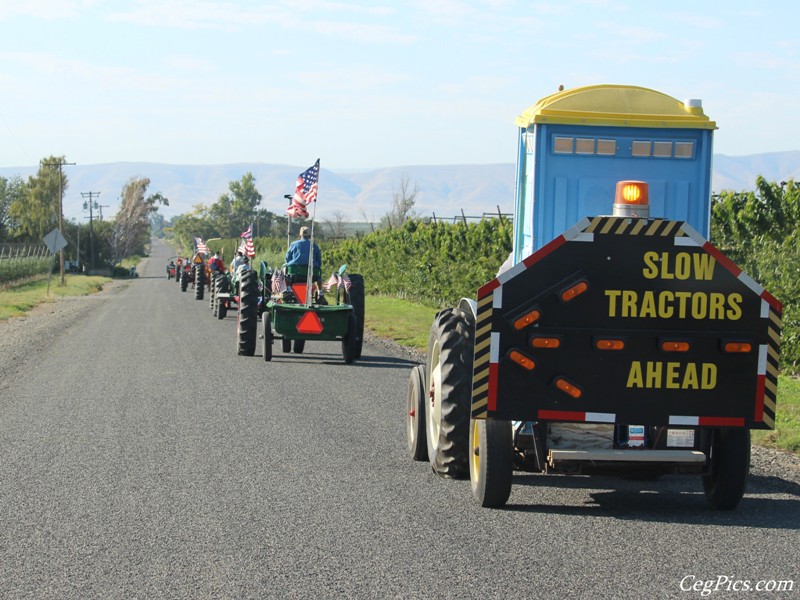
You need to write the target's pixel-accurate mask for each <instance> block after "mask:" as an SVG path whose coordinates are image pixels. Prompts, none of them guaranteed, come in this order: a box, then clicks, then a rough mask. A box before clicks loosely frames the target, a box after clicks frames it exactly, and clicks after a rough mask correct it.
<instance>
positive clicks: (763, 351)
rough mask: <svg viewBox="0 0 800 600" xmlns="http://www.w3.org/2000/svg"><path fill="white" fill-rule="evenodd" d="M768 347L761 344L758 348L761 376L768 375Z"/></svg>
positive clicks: (759, 372)
mask: <svg viewBox="0 0 800 600" xmlns="http://www.w3.org/2000/svg"><path fill="white" fill-rule="evenodd" d="M767 350H768V348H767V345H766V344H761V345H760V346H759V347H758V374H759V375H766V374H767Z"/></svg>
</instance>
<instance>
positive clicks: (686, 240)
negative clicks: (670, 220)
mask: <svg viewBox="0 0 800 600" xmlns="http://www.w3.org/2000/svg"><path fill="white" fill-rule="evenodd" d="M675 245H676V246H702V245H703V244H698V243H697V240H695V239H692V238H690V237H676V238H675Z"/></svg>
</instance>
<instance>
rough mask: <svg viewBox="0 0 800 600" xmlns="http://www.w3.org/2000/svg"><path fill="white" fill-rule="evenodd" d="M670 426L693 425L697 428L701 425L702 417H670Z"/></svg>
mask: <svg viewBox="0 0 800 600" xmlns="http://www.w3.org/2000/svg"><path fill="white" fill-rule="evenodd" d="M669 424H670V425H692V426H695V427H696V426H697V425H699V424H700V417H681V416H673V415H670V417H669Z"/></svg>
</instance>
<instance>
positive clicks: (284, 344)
mask: <svg viewBox="0 0 800 600" xmlns="http://www.w3.org/2000/svg"><path fill="white" fill-rule="evenodd" d="M281 350H283V351H284V353H286V354H288V353H289V352H291V351H292V340H290V339H287V338H283V339H282V340H281Z"/></svg>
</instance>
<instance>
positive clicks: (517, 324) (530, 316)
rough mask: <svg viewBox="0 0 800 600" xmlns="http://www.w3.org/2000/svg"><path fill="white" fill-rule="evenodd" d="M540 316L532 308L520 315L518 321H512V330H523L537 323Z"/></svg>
mask: <svg viewBox="0 0 800 600" xmlns="http://www.w3.org/2000/svg"><path fill="white" fill-rule="evenodd" d="M540 316H541V313H539V311H538V310H536V309H535V308H534V309H533V310H532V311H531V312H529V313H527V314H524V315H522V316H521V317H520V318H519V319H517V320H516V321H514V329H517V330H519V329H525V328H526V327H527V326H528V325H530V324H531V323H535V322H536V321H538V320H539V317H540Z"/></svg>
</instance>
